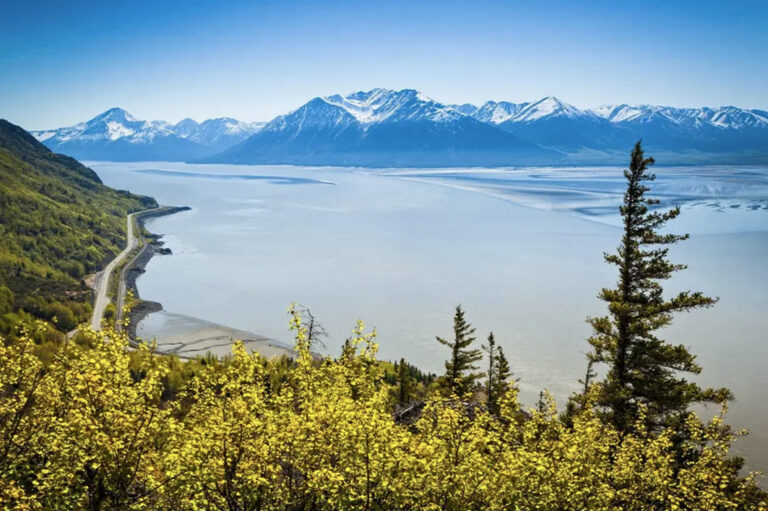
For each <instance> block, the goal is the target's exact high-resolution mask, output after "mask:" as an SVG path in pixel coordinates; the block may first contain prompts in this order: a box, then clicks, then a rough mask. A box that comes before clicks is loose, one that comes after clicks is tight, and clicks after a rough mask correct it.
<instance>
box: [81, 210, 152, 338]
mask: <svg viewBox="0 0 768 511" xmlns="http://www.w3.org/2000/svg"><path fill="white" fill-rule="evenodd" d="M157 209H161V208H152V209H145V210H143V211H137V212H135V213H130V214H129V215H128V216H127V217H126V243H125V248H124V249H123V251H122V252H120V253H119V254H117V257H115V258H114V259H112V260H111V261H110V262H109V264H107V266H106V268H104V269H103V270H101V271H100V272H99V273H97V274H96V277H95V278H94V280H93V290H94V291H95V292H96V299H95V300H94V302H93V315H92V316H91V328H92V329H93V330H101V320H102V318H103V317H104V310H105V309H106V308H107V304H108V303H109V297H108V296H107V291H108V289H109V279H110V277H111V275H112V272H113V271H114V269H115V266H117V265H118V264H120V263H121V262H122V261H123V259H125V258H126V257H128V254H130V253H131V252H132V251H133V250H135V249H136V247H138V246H139V238H138V236H136V233H135V232H134V221H133V219H134V217H135V216H136V215H139V214H144V213H148V212H150V211H155V210H157Z"/></svg>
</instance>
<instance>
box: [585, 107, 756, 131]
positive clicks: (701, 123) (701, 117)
mask: <svg viewBox="0 0 768 511" xmlns="http://www.w3.org/2000/svg"><path fill="white" fill-rule="evenodd" d="M592 112H593V113H594V114H595V115H597V116H600V117H602V118H604V119H607V120H609V121H611V122H613V123H635V124H648V123H652V122H668V123H672V124H676V125H679V126H683V127H691V128H703V127H707V126H709V127H718V128H725V129H737V130H738V129H744V128H768V114H766V112H763V111H761V110H746V109H742V108H737V107H735V106H722V107H717V108H710V107H703V108H675V107H671V106H656V105H626V104H623V105H605V106H601V107H598V108H594V109H592Z"/></svg>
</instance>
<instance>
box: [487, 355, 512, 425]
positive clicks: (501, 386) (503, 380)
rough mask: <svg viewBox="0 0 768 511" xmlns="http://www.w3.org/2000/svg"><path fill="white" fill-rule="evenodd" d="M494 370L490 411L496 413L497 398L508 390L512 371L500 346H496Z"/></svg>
mask: <svg viewBox="0 0 768 511" xmlns="http://www.w3.org/2000/svg"><path fill="white" fill-rule="evenodd" d="M494 370H495V373H496V374H495V375H494V378H493V406H492V408H491V412H493V413H496V412H498V408H499V407H498V402H499V398H501V396H503V395H504V394H505V393H506V392H507V390H509V386H510V384H511V383H513V380H512V371H511V370H510V369H509V362H508V361H507V357H506V356H504V350H503V349H502V347H501V346H499V347H498V348H496V364H495V368H494Z"/></svg>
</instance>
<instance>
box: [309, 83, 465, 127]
mask: <svg viewBox="0 0 768 511" xmlns="http://www.w3.org/2000/svg"><path fill="white" fill-rule="evenodd" d="M322 99H323V100H324V101H326V102H328V103H329V104H331V105H336V106H339V107H341V108H343V109H344V110H346V111H347V112H349V113H350V114H351V115H352V116H353V117H354V118H355V119H357V121H358V122H360V123H361V124H374V123H379V122H383V121H386V120H390V121H405V120H415V119H418V120H430V121H436V122H450V121H455V120H456V119H458V118H459V117H461V116H463V115H464V114H462V113H460V112H457V111H455V110H454V109H452V108H450V107H447V106H446V105H443V104H441V103H438V102H436V101H434V100H432V99H430V98H428V97H426V96H424V95H423V94H421V93H420V92H418V91H416V90H413V89H403V90H399V91H395V90H391V89H373V90H370V91H367V92H362V91H361V92H355V93H352V94H349V95H348V96H343V97H342V96H340V95H338V94H337V95H334V96H328V97H325V98H322Z"/></svg>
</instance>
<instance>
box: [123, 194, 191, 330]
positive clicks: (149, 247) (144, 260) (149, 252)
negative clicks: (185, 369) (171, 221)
mask: <svg viewBox="0 0 768 511" xmlns="http://www.w3.org/2000/svg"><path fill="white" fill-rule="evenodd" d="M191 209H192V208H190V207H189V206H174V207H169V208H167V209H163V210H159V211H151V212H148V213H146V214H143V215H139V216H137V217H136V226H137V227H138V229H139V236H141V237H143V238H144V240H145V243H144V246H143V247H141V250H140V251H139V253H138V254H136V256H135V257H134V258H133V259H132V260H131V261H130V262H129V263H128V264H126V265H125V268H123V271H122V273H123V275H124V276H125V292H126V293H128V292H130V293H132V294H133V297H134V298H135V299H136V300H138V303H137V304H136V306H135V307H133V308H131V310H129V311H128V320H129V322H128V337H129V338H130V339H132V340H133V339H136V325H138V324H139V322H140V321H141V320H142V319H144V318H145V317H146V316H147V315H149V314H151V313H152V312H158V311H161V310H163V305H162V304H161V303H158V302H152V301H149V300H142V299H141V297H140V296H139V289H138V287H137V286H136V279H138V277H139V275H141V274H142V273H144V272H145V271H146V270H145V268H146V266H147V264H148V263H149V260H150V259H152V257H154V256H155V255H156V254H160V255H165V254H169V253H170V252H166V251H164V250H163V245H164V242H163V241H160V238H162V235H160V234H155V233H151V232H150V233H149V235H147V236H142V235H141V233H142V232H143V231H144V230H146V231H147V232H149V230H148V229H146V226H145V222H146V220H148V219H151V218H158V217H161V216H167V215H173V214H176V213H179V212H181V211H190V210H191Z"/></svg>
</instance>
